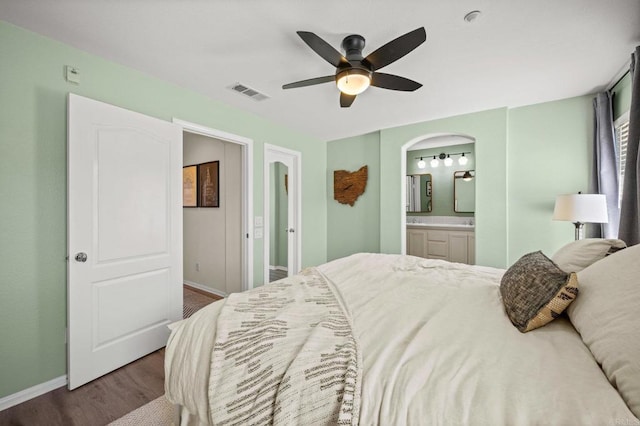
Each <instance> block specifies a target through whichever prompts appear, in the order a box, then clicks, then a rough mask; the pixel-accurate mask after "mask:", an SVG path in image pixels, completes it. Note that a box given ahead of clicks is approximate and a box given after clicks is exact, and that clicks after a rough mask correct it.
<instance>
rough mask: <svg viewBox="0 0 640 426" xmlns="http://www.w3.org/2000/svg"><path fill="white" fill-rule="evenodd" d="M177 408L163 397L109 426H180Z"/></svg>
mask: <svg viewBox="0 0 640 426" xmlns="http://www.w3.org/2000/svg"><path fill="white" fill-rule="evenodd" d="M178 424H179V418H178V411H177V409H176V406H175V405H173V404H172V403H170V402H169V401H167V398H165V397H164V395H162V396H161V397H159V398H156V399H154V400H153V401H151V402H149V403H147V404H145V405H143V406H142V407H140V408H138V409H136V410H133V411H132V412H130V413H129V414H126V415H125V416H123V417H120V418H119V419H118V420H116V421H114V422H111V423H109V425H108V426H178Z"/></svg>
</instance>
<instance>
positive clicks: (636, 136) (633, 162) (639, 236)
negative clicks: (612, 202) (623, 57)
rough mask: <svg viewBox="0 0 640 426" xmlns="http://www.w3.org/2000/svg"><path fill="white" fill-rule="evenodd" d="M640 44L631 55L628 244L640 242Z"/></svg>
mask: <svg viewBox="0 0 640 426" xmlns="http://www.w3.org/2000/svg"><path fill="white" fill-rule="evenodd" d="M639 60H640V46H638V47H636V51H635V52H634V53H633V54H632V55H631V108H629V141H628V145H627V162H626V165H625V171H624V174H625V175H624V185H623V187H622V205H621V207H620V231H619V233H618V235H619V238H620V239H621V240H624V241H625V242H626V243H627V245H628V246H631V245H635V244H638V243H640V180H639V178H640V158H638V155H640V153H639V151H638V145H640V73H638V72H636V71H637V70H638V61H639Z"/></svg>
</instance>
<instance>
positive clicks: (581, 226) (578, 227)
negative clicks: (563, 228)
mask: <svg viewBox="0 0 640 426" xmlns="http://www.w3.org/2000/svg"><path fill="white" fill-rule="evenodd" d="M573 224H574V225H575V226H576V241H578V240H581V239H582V238H583V232H584V223H582V222H573Z"/></svg>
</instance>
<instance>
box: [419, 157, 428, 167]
mask: <svg viewBox="0 0 640 426" xmlns="http://www.w3.org/2000/svg"><path fill="white" fill-rule="evenodd" d="M425 167H427V162H426V161H424V160H423V159H422V158H421V159H420V161H418V168H419V169H424V168H425Z"/></svg>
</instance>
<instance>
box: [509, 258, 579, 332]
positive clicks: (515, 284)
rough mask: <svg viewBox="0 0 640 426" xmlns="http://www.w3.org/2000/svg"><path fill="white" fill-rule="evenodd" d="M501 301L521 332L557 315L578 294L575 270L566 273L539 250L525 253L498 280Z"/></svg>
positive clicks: (540, 324) (541, 324)
mask: <svg viewBox="0 0 640 426" xmlns="http://www.w3.org/2000/svg"><path fill="white" fill-rule="evenodd" d="M500 293H501V294H502V303H504V308H505V310H506V311H507V315H508V316H509V319H510V320H511V322H512V323H513V325H515V326H516V328H517V329H518V330H520V331H521V332H522V333H526V332H527V331H531V330H533V329H536V328H538V327H542V326H543V325H545V324H547V323H548V322H550V321H552V320H554V319H555V318H557V317H558V316H559V315H560V314H561V313H562V311H564V310H565V309H566V308H567V306H568V305H569V303H571V302H572V301H573V299H575V297H576V296H577V295H578V280H577V278H576V274H575V273H571V274H567V273H566V272H564V271H562V270H561V269H560V268H558V266H557V265H556V264H555V263H553V262H552V261H551V260H550V259H549V258H548V257H547V256H545V255H544V254H543V253H542V252H541V251H537V252H534V253H529V254H525V255H524V256H522V257H521V258H520V259H519V260H518V261H517V262H516V263H514V264H513V265H512V266H511V268H509V269H508V270H507V272H505V274H504V275H503V277H502V281H501V282H500Z"/></svg>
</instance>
